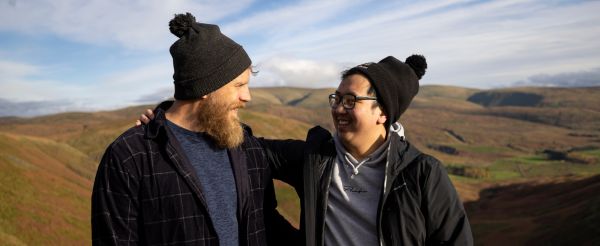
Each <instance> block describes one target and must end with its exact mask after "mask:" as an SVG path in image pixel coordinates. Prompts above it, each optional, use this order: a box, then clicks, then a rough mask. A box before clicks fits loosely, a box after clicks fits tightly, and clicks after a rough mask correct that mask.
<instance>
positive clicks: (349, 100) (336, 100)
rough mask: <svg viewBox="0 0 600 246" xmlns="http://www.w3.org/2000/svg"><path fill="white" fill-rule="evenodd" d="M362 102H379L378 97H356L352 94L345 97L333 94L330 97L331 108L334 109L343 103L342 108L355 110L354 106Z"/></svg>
mask: <svg viewBox="0 0 600 246" xmlns="http://www.w3.org/2000/svg"><path fill="white" fill-rule="evenodd" d="M360 100H377V97H362V96H355V95H352V94H346V95H343V96H341V95H336V94H331V95H329V106H331V107H332V108H335V107H337V106H338V105H339V104H340V101H341V102H342V107H344V108H345V109H353V108H354V105H356V101H360Z"/></svg>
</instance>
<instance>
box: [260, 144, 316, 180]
mask: <svg viewBox="0 0 600 246" xmlns="http://www.w3.org/2000/svg"><path fill="white" fill-rule="evenodd" d="M259 142H260V144H261V145H262V147H263V149H264V150H265V154H266V157H267V161H268V162H269V168H270V169H271V172H272V175H273V178H275V179H278V180H281V181H283V182H285V183H287V184H289V185H291V186H292V187H294V188H295V189H296V191H299V189H302V175H303V173H302V165H303V162H304V159H303V156H304V148H305V145H306V142H304V141H300V140H289V139H288V140H269V139H264V138H260V139H259Z"/></svg>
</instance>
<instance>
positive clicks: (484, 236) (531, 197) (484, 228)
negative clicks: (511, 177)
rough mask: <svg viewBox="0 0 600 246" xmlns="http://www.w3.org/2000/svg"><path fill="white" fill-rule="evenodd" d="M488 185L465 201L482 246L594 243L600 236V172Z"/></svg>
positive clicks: (474, 231)
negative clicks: (557, 179)
mask: <svg viewBox="0 0 600 246" xmlns="http://www.w3.org/2000/svg"><path fill="white" fill-rule="evenodd" d="M566 179H567V181H562V182H547V183H543V184H539V183H521V184H511V185H506V186H500V187H492V188H488V189H484V190H482V191H481V192H480V199H479V200H477V201H474V202H468V203H465V208H466V209H467V213H468V216H469V220H470V222H471V225H472V227H473V234H474V237H475V241H476V243H477V244H478V245H507V244H515V243H516V244H519V245H593V244H596V243H597V242H598V241H599V240H600V226H598V225H600V195H599V194H600V193H599V192H598V191H599V190H600V175H597V176H594V177H590V178H586V179H580V180H572V179H569V178H566Z"/></svg>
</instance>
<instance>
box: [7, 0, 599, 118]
mask: <svg viewBox="0 0 600 246" xmlns="http://www.w3.org/2000/svg"><path fill="white" fill-rule="evenodd" d="M187 11H189V12H192V13H193V14H194V15H196V18H197V20H198V21H201V22H208V23H217V24H219V25H220V26H221V29H222V31H223V32H224V33H225V34H227V35H228V36H230V37H232V38H233V39H234V40H236V41H237V42H239V43H240V44H242V45H243V46H244V47H245V48H246V50H247V51H248V53H249V54H250V56H251V57H252V60H253V62H254V64H255V65H258V69H259V70H260V73H259V74H258V76H257V77H254V78H253V81H252V83H251V85H252V86H298V87H335V86H336V85H337V83H338V81H339V74H340V72H341V71H342V70H344V69H346V68H348V67H350V66H353V65H356V64H360V63H363V62H368V61H374V62H376V61H379V60H380V59H382V58H384V57H386V56H388V55H394V56H396V57H397V58H399V59H401V60H403V59H404V58H405V57H407V56H409V55H411V54H413V53H420V54H423V55H425V56H426V57H427V60H428V63H429V69H428V71H427V73H426V75H425V76H424V77H423V79H422V81H421V84H447V85H457V86H468V87H478V88H490V87H499V86H507V85H513V84H514V81H520V82H522V83H528V84H548V83H550V84H552V85H562V86H577V85H587V84H590V83H592V84H593V82H591V79H592V78H594V76H595V75H594V74H596V73H597V68H598V67H600V63H599V62H598V61H600V42H597V40H600V28H599V27H598V23H600V15H598V14H597V12H598V11H600V1H542V0H507V1H496V0H485V1H480V0H435V1H370V0H350V1H341V0H332V1H315V0H299V1H284V2H270V1H258V0H256V1H254V0H243V1H234V0H226V1H217V0H205V1H192V0H168V1H159V0H150V1H142V0H133V1H114V0H89V1H83V2H81V1H76V0H54V1H49V0H30V1H24V0H8V1H6V2H0V45H2V46H0V57H1V58H0V74H2V76H1V77H0V98H5V99H10V100H13V101H15V100H19V101H21V102H22V101H40V100H51V101H52V100H59V101H60V100H65V101H64V102H71V103H73V102H78V103H81V102H84V101H85V98H92V100H90V101H85V103H86V105H87V104H88V103H89V105H90V106H93V107H114V106H115V105H123V106H124V105H130V104H134V103H140V102H144V103H151V102H152V101H154V100H162V99H163V98H165V97H170V96H172V84H171V83H172V78H171V73H172V65H171V60H170V59H171V58H170V57H169V55H168V47H169V46H170V45H171V43H172V42H173V41H174V40H175V37H174V36H173V35H171V34H170V33H169V32H168V27H167V23H168V21H169V19H171V18H172V17H173V14H174V13H181V12H187ZM14 34H16V35H14ZM13 35H14V36H13ZM15 37H18V38H22V39H26V40H24V41H26V42H20V40H14V39H15ZM47 37H52V38H47ZM21 43H24V44H26V45H24V44H23V45H21ZM4 45H6V46H4ZM64 47H68V49H66V48H64ZM59 48H62V49H59ZM52 50H60V52H58V51H57V52H48V51H52ZM61 52H63V53H64V55H62V54H63V53H61ZM84 61H85V62H84ZM64 71H67V72H65V73H64V75H63V73H62V72H64ZM61 76H62V77H61ZM586 76H587V77H586ZM567 77H572V78H573V77H577V78H578V79H574V80H569V79H567ZM542 81H551V82H542ZM584 81H585V82H584ZM61 102H63V101H61Z"/></svg>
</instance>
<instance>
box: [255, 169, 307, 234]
mask: <svg viewBox="0 0 600 246" xmlns="http://www.w3.org/2000/svg"><path fill="white" fill-rule="evenodd" d="M264 204H265V205H264V206H265V207H264V213H265V229H266V230H267V233H266V234H267V243H268V245H300V244H299V243H300V242H301V240H300V232H299V230H298V229H296V228H295V227H294V226H292V225H291V224H290V223H289V222H288V221H287V220H286V219H285V218H284V217H283V216H282V215H281V214H280V213H279V212H278V211H277V209H276V208H277V200H276V199H275V189H274V186H273V181H272V180H271V181H270V182H269V185H267V187H266V188H265V201H264Z"/></svg>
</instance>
